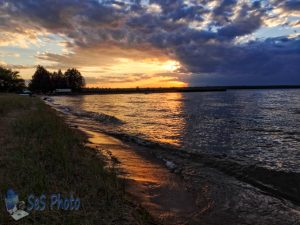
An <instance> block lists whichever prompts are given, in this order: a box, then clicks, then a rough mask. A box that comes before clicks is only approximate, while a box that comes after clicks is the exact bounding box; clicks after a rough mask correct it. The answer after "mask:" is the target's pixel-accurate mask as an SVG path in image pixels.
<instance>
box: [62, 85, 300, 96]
mask: <svg viewBox="0 0 300 225" xmlns="http://www.w3.org/2000/svg"><path fill="white" fill-rule="evenodd" d="M253 89H300V85H258V86H203V87H170V88H139V87H137V88H82V89H81V91H80V92H79V93H69V94H71V95H72V94H82V95H88V94H135V93H136V94H141V93H142V94H150V93H174V92H215V91H227V90H253ZM61 94H62V95H65V94H66V93H61Z"/></svg>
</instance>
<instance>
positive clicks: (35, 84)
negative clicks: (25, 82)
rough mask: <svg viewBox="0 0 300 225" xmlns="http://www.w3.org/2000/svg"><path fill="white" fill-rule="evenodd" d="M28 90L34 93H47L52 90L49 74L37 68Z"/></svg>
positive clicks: (39, 67)
mask: <svg viewBox="0 0 300 225" xmlns="http://www.w3.org/2000/svg"><path fill="white" fill-rule="evenodd" d="M29 89H30V90H32V91H35V92H41V93H47V92H50V91H52V90H53V86H52V82H51V73H50V72H49V71H47V70H46V69H45V68H44V67H43V66H37V68H36V71H35V73H34V75H33V76H32V80H31V82H30V84H29Z"/></svg>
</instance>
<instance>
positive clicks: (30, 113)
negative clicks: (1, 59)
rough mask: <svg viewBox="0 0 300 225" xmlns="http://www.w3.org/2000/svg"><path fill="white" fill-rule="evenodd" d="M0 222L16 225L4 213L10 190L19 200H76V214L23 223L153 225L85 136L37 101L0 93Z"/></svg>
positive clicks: (43, 215) (37, 216) (47, 214)
mask: <svg viewBox="0 0 300 225" xmlns="http://www.w3.org/2000/svg"><path fill="white" fill-rule="evenodd" d="M0 116H1V119H0V135H1V139H0V190H1V199H0V201H1V202H0V207H1V209H0V221H1V224H15V222H14V221H13V220H12V219H11V218H10V217H9V216H8V214H7V212H6V211H5V205H4V194H5V191H6V190H7V189H8V188H9V187H12V188H13V189H14V190H16V191H17V192H18V193H19V197H20V199H21V200H25V201H27V197H28V195H29V194H30V193H33V194H34V195H36V196H40V195H41V194H45V195H46V196H47V199H48V200H49V198H50V194H52V193H61V194H62V195H63V196H66V197H68V196H70V194H73V196H78V197H80V199H81V208H80V209H79V210H78V211H62V210H59V211H58V210H50V209H49V201H48V200H47V201H46V202H47V206H48V207H47V208H46V210H45V211H41V212H39V211H36V212H31V214H30V216H28V217H27V218H25V219H23V220H22V221H21V224H64V225H67V224H76V225H79V224H153V222H152V219H151V217H150V216H149V215H148V213H147V212H146V211H145V210H143V209H141V208H140V207H137V206H136V205H134V204H132V203H131V202H130V201H129V200H128V197H127V195H126V193H125V192H124V184H123V182H122V180H120V179H118V178H117V175H116V171H115V170H114V169H109V168H105V162H104V160H103V159H102V158H101V156H99V154H97V152H96V151H95V150H93V149H89V148H87V147H85V145H84V144H83V143H84V141H85V137H83V136H82V135H81V134H80V133H79V132H76V131H74V130H72V129H70V128H69V127H68V126H67V125H66V124H65V123H64V120H63V119H62V118H60V117H59V116H57V115H56V113H55V112H54V111H53V110H52V109H51V108H50V107H48V106H47V105H45V104H44V103H43V102H42V101H41V100H40V99H38V98H34V97H32V98H31V97H22V96H16V95H0Z"/></svg>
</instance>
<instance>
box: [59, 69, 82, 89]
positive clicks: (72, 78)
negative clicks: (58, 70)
mask: <svg viewBox="0 0 300 225" xmlns="http://www.w3.org/2000/svg"><path fill="white" fill-rule="evenodd" d="M64 77H65V79H66V83H67V87H68V88H71V89H72V91H80V90H81V88H83V87H84V86H85V80H84V78H83V76H82V75H81V73H80V72H79V71H78V70H77V69H74V68H73V69H68V70H67V71H66V72H65V76H64Z"/></svg>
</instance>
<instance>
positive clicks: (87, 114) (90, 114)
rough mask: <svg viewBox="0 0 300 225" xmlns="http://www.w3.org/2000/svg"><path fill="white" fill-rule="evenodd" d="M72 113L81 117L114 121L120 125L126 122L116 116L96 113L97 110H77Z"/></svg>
mask: <svg viewBox="0 0 300 225" xmlns="http://www.w3.org/2000/svg"><path fill="white" fill-rule="evenodd" d="M72 114H73V115H75V116H79V117H86V118H91V119H94V120H96V121H98V122H101V123H112V124H118V125H120V124H124V123H125V122H123V121H122V120H120V119H118V118H117V117H115V116H111V115H107V114H104V113H96V112H89V111H75V112H73V113H72Z"/></svg>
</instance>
